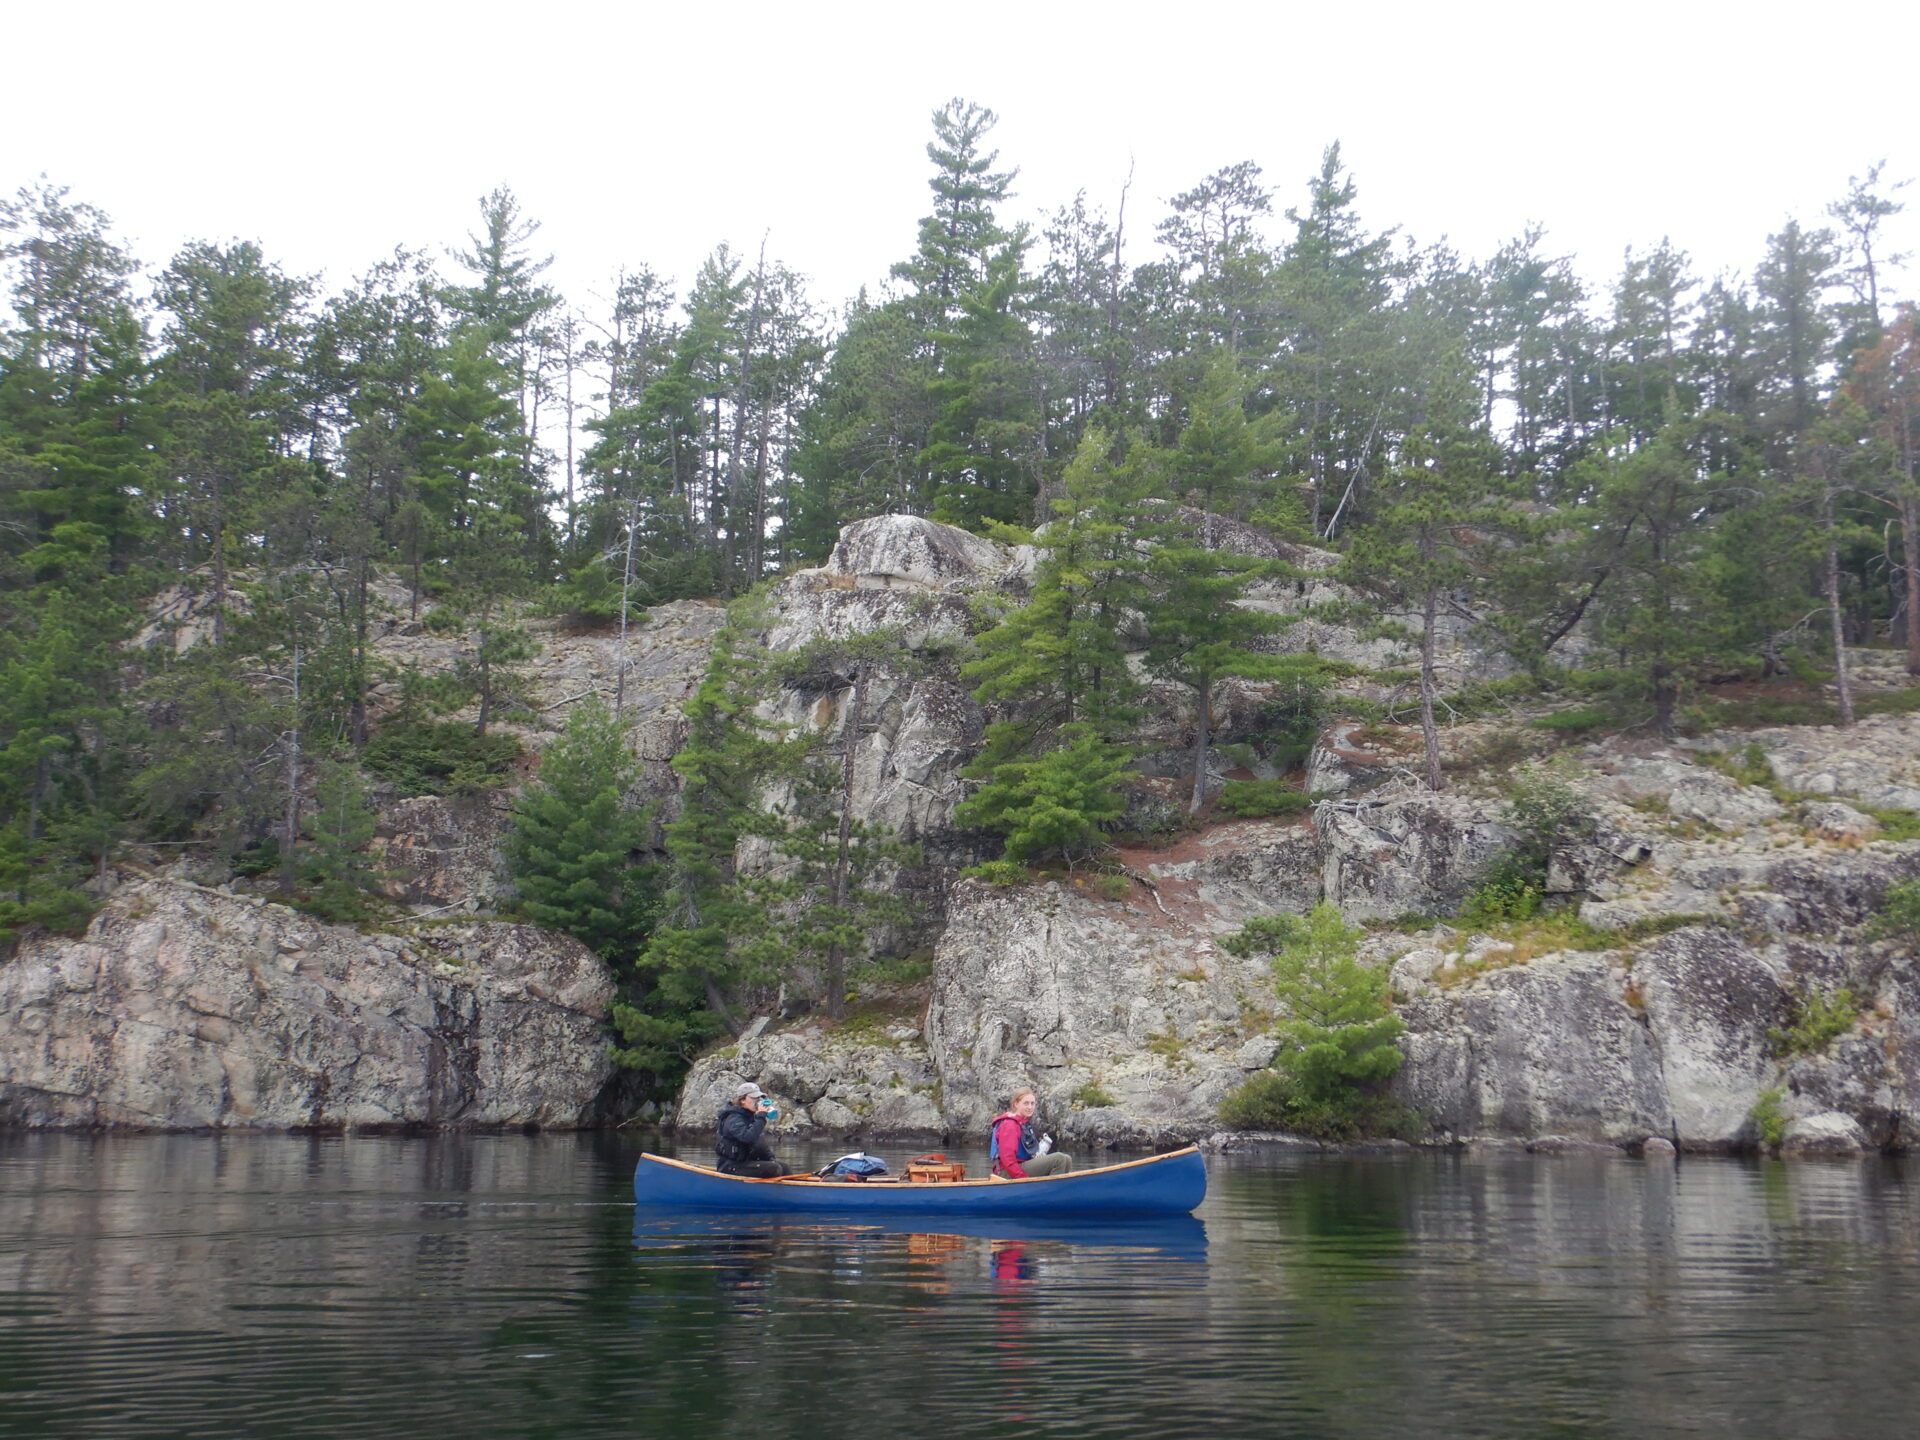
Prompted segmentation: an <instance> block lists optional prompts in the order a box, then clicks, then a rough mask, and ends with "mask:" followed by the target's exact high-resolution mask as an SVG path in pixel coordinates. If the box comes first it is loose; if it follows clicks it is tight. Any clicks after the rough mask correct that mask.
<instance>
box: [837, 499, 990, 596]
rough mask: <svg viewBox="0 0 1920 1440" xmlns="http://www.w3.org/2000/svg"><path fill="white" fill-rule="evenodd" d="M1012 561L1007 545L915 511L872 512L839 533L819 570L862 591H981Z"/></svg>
mask: <svg viewBox="0 0 1920 1440" xmlns="http://www.w3.org/2000/svg"><path fill="white" fill-rule="evenodd" d="M1011 562H1012V556H1011V554H1010V552H1009V551H1008V549H1007V548H1006V547H1004V546H1001V545H997V544H995V543H994V542H993V541H991V540H987V539H984V538H982V537H981V536H978V535H975V534H973V533H972V532H970V531H967V530H961V529H958V528H956V527H954V526H952V525H942V524H939V523H938V522H937V521H933V520H926V519H922V518H921V517H920V516H918V515H875V516H873V517H872V518H871V519H867V520H856V521H854V522H853V524H851V525H848V526H845V527H844V528H843V529H842V530H841V531H840V538H839V541H838V543H837V544H835V545H834V547H833V553H832V554H831V555H830V556H828V557H827V563H826V564H825V565H824V566H822V567H821V570H822V571H823V572H824V573H825V574H826V575H827V576H828V577H837V578H840V579H844V580H846V581H849V582H851V583H852V585H853V586H854V587H856V588H861V589H892V588H896V587H901V586H909V587H914V588H927V589H934V590H943V589H981V588H985V587H986V586H989V585H992V584H993V583H995V582H996V581H998V580H999V579H1000V577H1001V576H1002V575H1003V574H1005V573H1006V572H1007V570H1008V568H1009V566H1010V564H1011ZM805 573H807V572H804V571H803V572H802V574H805Z"/></svg>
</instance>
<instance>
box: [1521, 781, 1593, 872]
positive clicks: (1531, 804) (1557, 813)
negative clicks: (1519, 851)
mask: <svg viewBox="0 0 1920 1440" xmlns="http://www.w3.org/2000/svg"><path fill="white" fill-rule="evenodd" d="M1502 818H1504V819H1505V821H1506V823H1507V824H1509V825H1511V826H1512V827H1513V828H1514V829H1515V830H1517V831H1519V832H1520V841H1521V844H1522V846H1523V847H1524V848H1525V850H1526V852H1527V854H1528V855H1529V856H1530V857H1532V858H1533V859H1534V860H1536V861H1537V862H1538V864H1539V865H1540V867H1541V871H1542V874H1543V875H1544V873H1545V868H1546V862H1547V857H1548V855H1550V854H1551V853H1552V851H1553V848H1554V847H1555V846H1556V845H1561V844H1564V843H1566V842H1567V841H1568V840H1571V839H1574V838H1576V837H1577V836H1580V835H1583V834H1585V833H1587V832H1588V831H1590V830H1591V829H1592V828H1593V816H1592V814H1591V813H1590V812H1589V811H1588V809H1587V801H1586V797H1585V796H1583V795H1582V794H1581V793H1580V792H1579V790H1577V789H1575V788H1574V785H1573V782H1572V779H1571V778H1570V776H1569V772H1568V771H1567V770H1566V769H1565V768H1564V767H1563V766H1562V765H1560V764H1532V765H1522V766H1521V767H1520V769H1519V771H1518V773H1516V774H1515V776H1514V778H1513V780H1512V782H1511V784H1509V786H1508V787H1507V804H1506V810H1505V812H1504V815H1503V817H1502Z"/></svg>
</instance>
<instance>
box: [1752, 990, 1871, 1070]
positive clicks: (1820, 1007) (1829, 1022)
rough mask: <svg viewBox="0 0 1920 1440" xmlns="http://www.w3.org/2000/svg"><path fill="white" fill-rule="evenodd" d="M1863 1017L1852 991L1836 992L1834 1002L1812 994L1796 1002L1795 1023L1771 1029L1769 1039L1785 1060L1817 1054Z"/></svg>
mask: <svg viewBox="0 0 1920 1440" xmlns="http://www.w3.org/2000/svg"><path fill="white" fill-rule="evenodd" d="M1859 1016H1860V1006H1859V1004H1858V1002H1856V1001H1855V1000H1854V998H1853V992H1852V991H1851V990H1845V989H1842V990H1836V991H1834V992H1833V996H1832V998H1831V999H1828V998H1825V997H1823V996H1821V995H1818V994H1815V993H1813V992H1811V991H1809V992H1808V993H1806V994H1804V995H1802V996H1800V997H1799V999H1798V1000H1796V1001H1795V1002H1794V1017H1793V1023H1792V1024H1791V1025H1789V1026H1787V1027H1786V1028H1785V1029H1781V1028H1780V1027H1779V1026H1772V1027H1770V1028H1769V1029H1768V1030H1767V1040H1768V1042H1769V1043H1770V1044H1771V1045H1772V1046H1773V1053H1774V1054H1775V1056H1777V1057H1778V1058H1780V1059H1782V1060H1784V1059H1786V1058H1788V1057H1789V1056H1793V1055H1814V1054H1817V1053H1819V1052H1820V1051H1822V1050H1824V1049H1826V1048H1827V1046H1829V1045H1831V1044H1832V1043H1833V1042H1834V1041H1835V1040H1837V1039H1839V1038H1840V1037H1841V1036H1842V1035H1844V1034H1846V1033H1847V1031H1849V1030H1851V1029H1852V1028H1853V1025H1854V1021H1855V1020H1857V1019H1858V1018H1859Z"/></svg>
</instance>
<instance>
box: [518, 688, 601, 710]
mask: <svg viewBox="0 0 1920 1440" xmlns="http://www.w3.org/2000/svg"><path fill="white" fill-rule="evenodd" d="M599 693H600V687H599V686H598V685H589V686H588V687H587V688H586V689H584V690H582V691H581V692H580V693H579V694H578V695H569V696H567V698H566V699H564V700H556V701H554V702H553V704H551V705H542V706H541V707H540V708H539V709H538V710H536V711H534V712H533V713H534V714H536V715H544V714H546V713H547V711H549V710H558V709H559V708H560V707H561V706H562V705H571V704H572V703H573V702H574V701H576V700H584V699H586V698H587V696H589V695H598V694H599Z"/></svg>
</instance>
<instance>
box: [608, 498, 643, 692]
mask: <svg viewBox="0 0 1920 1440" xmlns="http://www.w3.org/2000/svg"><path fill="white" fill-rule="evenodd" d="M639 510H640V502H639V501H637V500H636V501H635V502H634V503H633V506H632V508H631V509H629V510H628V511H627V563H626V568H625V569H624V570H622V571H621V572H620V653H619V655H617V656H616V657H615V661H616V665H617V669H616V671H615V675H614V681H613V718H614V719H616V720H618V719H619V718H620V712H621V711H622V710H624V709H625V708H626V704H627V602H628V597H629V596H630V595H632V593H633V532H634V531H635V530H637V529H639V528H640V527H639V520H640V515H639Z"/></svg>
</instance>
